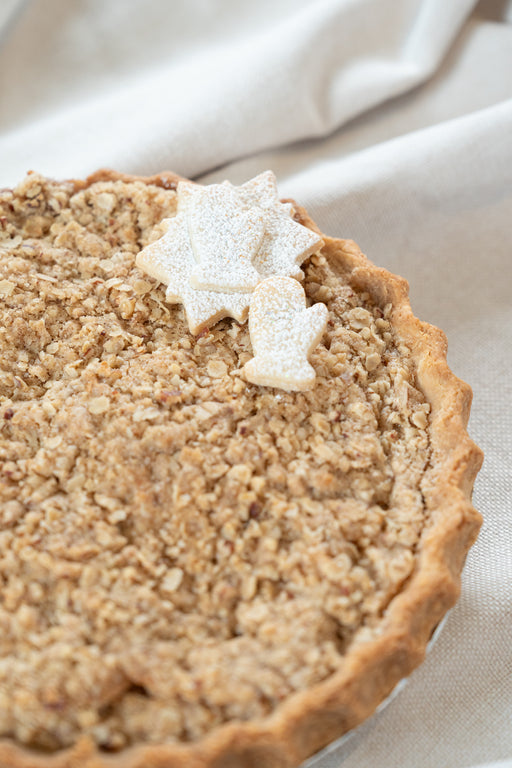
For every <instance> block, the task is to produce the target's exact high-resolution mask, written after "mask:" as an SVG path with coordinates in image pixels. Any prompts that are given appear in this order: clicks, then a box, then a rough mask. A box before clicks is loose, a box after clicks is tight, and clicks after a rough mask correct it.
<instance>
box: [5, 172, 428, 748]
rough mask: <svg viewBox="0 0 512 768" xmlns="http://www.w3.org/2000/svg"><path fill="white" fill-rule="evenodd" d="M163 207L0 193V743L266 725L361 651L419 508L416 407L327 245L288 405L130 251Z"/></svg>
mask: <svg viewBox="0 0 512 768" xmlns="http://www.w3.org/2000/svg"><path fill="white" fill-rule="evenodd" d="M175 209H176V193H175V192H174V191H173V190H170V189H163V188H160V187H158V186H153V185H150V184H145V183H143V182H133V183H128V182H124V181H102V182H96V183H94V184H92V185H91V186H89V187H86V188H84V189H81V190H80V191H76V187H75V186H74V185H73V184H71V183H56V182H53V181H49V180H46V179H43V178H42V177H40V176H38V175H36V174H31V175H29V176H28V177H27V179H26V180H25V181H24V182H23V183H22V184H21V185H20V186H19V187H18V188H17V189H16V190H14V191H10V190H3V191H1V192H0V312H1V318H0V348H1V373H0V394H1V405H0V426H1V429H2V437H1V441H0V465H1V476H0V499H1V507H0V509H1V511H0V735H2V736H9V737H13V738H15V739H17V740H18V741H19V742H22V743H25V744H29V745H33V746H39V747H44V748H46V749H56V748H58V747H61V746H64V745H69V744H71V743H73V742H74V741H75V740H76V738H77V737H78V736H79V735H80V734H83V733H87V734H90V735H91V736H92V737H93V739H94V740H95V741H96V743H97V744H98V745H99V746H101V747H105V748H108V749H119V748H121V747H124V746H126V745H129V744H132V743H135V742H139V741H146V742H162V741H166V740H167V741H169V740H172V739H177V740H194V739H197V738H198V737H200V736H201V735H202V734H204V733H206V732H208V731H209V730H210V729H211V728H213V727H214V726H215V725H217V724H219V723H222V722H225V721H227V720H230V719H242V720H245V719H249V718H255V717H260V716H264V715H266V714H268V713H270V712H272V711H273V710H274V709H275V707H276V706H277V705H278V704H279V703H280V702H281V701H282V700H283V699H285V698H286V697H288V696H290V695H291V694H292V693H293V692H295V691H300V690H303V689H306V688H309V687H310V686H312V685H314V684H315V683H317V682H319V681H321V680H323V679H325V678H326V677H328V676H329V675H330V674H331V673H332V672H333V671H335V670H337V669H338V668H339V667H340V666H341V665H342V664H343V657H344V653H345V651H346V649H347V647H348V646H349V645H350V644H353V643H356V642H359V641H361V640H362V639H364V638H366V637H370V636H372V635H373V634H374V633H376V632H378V630H379V622H380V620H381V618H382V616H383V613H384V611H385V609H386V606H387V605H388V604H389V601H390V599H391V598H392V597H393V595H395V594H396V593H397V592H398V591H399V590H400V588H401V585H403V583H404V581H405V580H406V579H407V578H408V577H409V576H410V574H411V572H412V570H413V568H414V558H415V550H416V547H417V544H418V541H419V537H420V534H421V531H422V528H423V526H424V522H425V517H426V515H427V512H426V510H425V506H424V503H423V500H422V493H421V479H422V475H423V472H424V469H425V467H426V465H427V464H428V461H429V441H428V432H427V428H428V413H429V406H428V404H427V403H426V402H425V398H424V396H423V395H422V393H421V392H420V391H419V390H418V388H417V386H416V384H415V371H414V369H413V366H412V363H411V358H410V355H409V350H408V349H407V348H406V347H404V346H403V344H401V342H400V341H399V340H398V339H397V338H396V335H395V333H394V330H393V327H392V326H391V324H390V322H389V319H388V317H389V309H390V308H389V307H379V306H377V305H376V304H375V303H374V302H373V301H372V299H371V298H370V296H369V295H368V294H365V293H360V292H359V293H358V292H357V291H356V290H355V289H354V288H353V287H351V285H350V282H349V280H348V279H347V275H346V274H345V272H344V269H343V264H342V263H341V262H340V263H337V262H336V263H335V262H334V261H333V260H332V259H329V247H328V246H326V247H325V248H324V251H323V252H321V253H320V254H319V255H316V256H312V257H311V258H310V259H309V260H308V261H307V262H306V264H305V265H304V271H305V275H306V277H305V282H304V287H305V290H306V294H307V296H308V299H309V304H311V303H314V302H318V301H321V302H323V303H325V304H326V305H327V307H328V309H329V321H328V326H327V330H326V332H325V334H324V336H323V339H322V342H321V343H320V345H319V346H318V347H317V348H316V349H315V350H314V352H313V353H312V355H311V363H312V365H313V367H314V368H315V371H316V374H317V378H316V382H315V386H314V388H313V389H312V390H311V391H309V392H302V393H297V392H295V393H286V392H282V391H279V390H274V389H270V388H265V387H259V386H255V385H252V384H249V383H247V382H246V381H245V380H244V378H243V377H242V374H241V371H242V368H243V366H244V365H245V363H246V362H247V361H248V360H249V359H250V358H251V356H252V352H251V348H250V341H249V336H248V329H247V326H246V325H244V326H240V325H238V324H237V323H236V322H235V321H233V320H224V321H222V322H220V323H218V324H217V325H216V326H214V327H213V328H211V329H210V330H207V331H204V332H203V333H201V334H200V335H199V336H198V337H194V336H192V335H191V334H190V333H189V332H188V330H187V327H186V324H185V321H184V316H183V310H182V308H181V307H180V306H170V305H168V304H167V303H166V302H165V292H164V289H163V287H162V286H157V285H156V283H155V281H153V280H152V279H150V278H147V277H145V276H144V275H143V274H142V273H141V272H140V271H139V270H138V269H137V268H136V267H135V256H136V254H137V253H138V252H139V251H140V250H141V249H142V248H143V247H144V246H146V245H148V244H149V243H150V242H152V241H154V240H155V239H156V238H157V237H159V236H160V234H161V229H160V227H159V223H160V221H161V220H162V219H163V218H165V217H169V216H173V215H174V213H175Z"/></svg>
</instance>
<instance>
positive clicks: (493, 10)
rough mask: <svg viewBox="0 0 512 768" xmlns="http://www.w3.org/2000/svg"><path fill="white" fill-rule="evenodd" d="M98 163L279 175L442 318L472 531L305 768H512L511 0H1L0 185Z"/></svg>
mask: <svg viewBox="0 0 512 768" xmlns="http://www.w3.org/2000/svg"><path fill="white" fill-rule="evenodd" d="M100 166H110V167H113V168H116V169H118V170H121V171H125V172H130V173H137V174H144V175H147V174H151V173H154V172H156V171H159V170H162V169H172V170H175V171H178V172H179V173H181V174H183V175H187V176H192V177H195V178H198V179H200V180H204V181H207V182H212V181H217V180H221V179H223V178H226V177H228V178H230V179H231V180H232V181H234V182H241V181H243V180H246V179H247V178H249V177H250V176H252V175H254V174H256V173H258V172H259V171H261V170H264V169H266V168H272V169H273V170H274V171H275V172H276V174H277V176H278V179H279V183H280V190H281V191H282V194H283V196H293V197H295V198H296V199H297V200H298V201H300V202H301V203H302V204H304V205H305V206H306V207H307V208H308V209H309V211H310V212H311V214H312V216H313V217H314V218H315V219H316V221H317V222H318V224H319V226H320V227H321V228H322V229H323V230H324V231H325V232H327V233H329V234H331V235H334V236H342V237H351V238H353V239H355V240H356V241H358V242H359V244H360V245H361V247H362V248H363V250H364V251H365V252H366V253H367V254H368V255H369V256H370V258H371V259H372V260H373V261H376V262H378V263H379V264H381V265H383V266H386V267H388V268H390V269H391V270H393V271H395V272H398V273H399V274H401V275H403V276H405V277H406V278H408V280H409V281H410V284H411V296H412V304H413V308H414V309H415V311H416V314H418V315H419V316H420V317H421V318H423V319H426V320H429V321H431V322H433V323H435V324H438V325H439V326H441V327H442V328H443V329H444V330H445V332H446V333H447V335H448V338H449V343H450V353H449V359H450V363H451V365H452V368H453V369H454V371H455V372H456V373H457V374H458V375H459V376H461V377H462V378H464V379H466V380H467V381H468V382H470V384H471V385H472V387H473V390H474V406H473V415H472V419H471V424H470V430H471V434H472V436H473V437H474V439H475V440H476V442H477V443H478V444H479V445H480V446H481V447H482V448H483V449H484V451H485V454H486V460H485V463H484V467H483V470H482V472H481V474H480V476H479V478H478V482H477V484H476V488H475V504H476V506H477V507H478V509H480V511H481V512H482V513H483V515H484V518H485V523H484V526H483V529H482V533H481V536H480V538H479V541H478V543H477V545H476V546H475V548H474V549H473V551H472V552H471V554H470V556H469V559H468V562H467V568H466V571H465V574H464V580H463V590H462V596H461V599H460V602H459V603H458V605H457V607H456V608H455V609H454V610H453V612H452V613H451V614H450V616H449V618H448V621H447V623H446V625H445V628H444V631H443V632H442V633H441V635H440V637H439V639H438V641H437V643H436V644H435V646H434V648H433V650H432V652H431V653H430V654H429V657H428V659H427V661H426V663H425V664H424V665H423V666H422V667H421V668H420V669H419V670H417V672H415V673H414V674H413V675H412V678H411V679H410V681H409V683H408V684H407V685H406V686H405V688H404V690H403V691H401V692H400V694H399V695H398V696H397V697H396V698H395V699H394V700H393V702H392V703H391V704H390V705H389V706H388V707H387V708H386V709H385V710H384V711H383V712H381V713H380V714H378V715H377V716H376V717H375V718H374V719H372V720H371V721H369V722H368V723H367V724H365V725H364V726H363V727H362V728H361V729H359V731H357V732H356V734H355V735H354V736H353V738H352V739H351V740H350V741H349V742H348V743H346V744H345V745H344V746H341V747H340V748H338V749H337V750H334V751H332V752H331V753H329V754H328V755H324V756H322V757H321V758H319V759H317V760H316V762H314V765H315V768H337V767H338V766H340V765H343V768H356V767H357V768H366V767H368V768H370V767H371V768H397V767H398V766H400V767H401V768H469V767H470V766H477V765H481V764H482V765H485V766H487V768H491V766H495V765H496V764H499V765H500V766H503V765H508V766H510V765H512V760H511V758H512V512H511V500H510V497H511V492H510V490H511V486H512V437H511V435H512V383H511V381H512V301H511V292H512V4H511V3H510V2H506V1H504V0H493V1H491V0H489V1H488V2H480V3H476V2H475V1H474V0H258V2H251V1H249V0H109V2H104V0H74V1H71V0H32V1H31V2H23V1H20V0H2V3H1V6H0V175H1V178H0V186H7V185H10V184H14V183H16V182H17V181H18V180H20V179H21V178H22V176H23V175H24V173H25V171H27V170H28V169H35V170H38V171H41V172H43V173H46V174H48V175H51V176H55V177H70V176H81V175H84V174H87V173H89V172H91V171H93V170H95V169H96V168H98V167H100ZM502 761H505V762H502ZM2 768H4V767H2Z"/></svg>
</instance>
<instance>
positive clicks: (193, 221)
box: [136, 171, 323, 334]
mask: <svg viewBox="0 0 512 768" xmlns="http://www.w3.org/2000/svg"><path fill="white" fill-rule="evenodd" d="M292 216H293V208H292V206H291V205H290V204H289V203H281V202H280V200H279V198H278V195H277V186H276V180H275V176H274V174H273V173H272V172H271V171H267V172H265V173H262V174H260V175H259V176H256V177H255V178H254V179H251V180H250V181H248V182H247V183H246V184H243V185H242V186H240V187H234V186H233V185H232V184H230V183H229V182H223V183H222V184H213V185H211V186H208V187H201V186H199V185H196V184H192V183H191V182H180V183H179V184H178V210H177V214H176V216H175V217H174V218H172V219H166V220H165V221H164V222H163V224H164V226H165V227H166V232H165V234H164V235H163V237H161V238H160V239H159V240H157V241H155V242H154V243H152V244H151V245H149V246H147V247H146V248H144V249H143V250H142V251H141V252H140V253H139V254H138V256H137V260H136V263H137V266H138V267H140V269H142V270H144V271H145V272H147V273H148V274H149V275H151V276H152V277H154V278H155V279H156V280H159V281H160V282H162V283H164V284H165V285H167V292H166V299H167V301H169V302H170V303H182V304H183V306H184V309H185V314H186V317H187V322H188V326H189V330H190V332H191V333H193V334H197V333H200V331H201V330H203V328H205V327H208V326H211V325H214V324H215V323H216V322H218V321H219V320H221V319H222V318H223V317H233V318H234V319H235V320H238V322H244V321H245V320H246V319H247V314H248V312H249V304H250V300H251V295H252V291H253V290H254V288H255V287H256V285H258V283H259V282H261V281H262V280H264V279H265V278H267V277H269V276H273V275H280V276H288V277H293V278H296V279H302V278H303V277H304V275H303V272H302V270H301V269H300V265H301V264H302V262H303V261H304V260H305V259H306V258H307V257H308V256H310V255H311V254H312V253H315V251H317V250H318V249H319V248H320V247H321V246H322V244H323V241H322V239H321V238H320V237H319V236H318V235H317V234H316V233H315V232H312V231H311V230H310V229H307V227H303V226H302V225H301V224H299V223H298V222H296V221H294V219H293V218H292Z"/></svg>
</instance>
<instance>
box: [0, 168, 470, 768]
mask: <svg viewBox="0 0 512 768" xmlns="http://www.w3.org/2000/svg"><path fill="white" fill-rule="evenodd" d="M134 178H135V177H126V176H123V175H122V174H115V173H113V172H112V171H99V172H98V173H97V174H94V175H93V176H91V177H89V179H87V180H86V181H85V182H73V183H74V185H75V189H76V190H78V189H84V188H86V187H87V186H88V185H91V184H93V183H95V182H97V181H105V180H133V179H134ZM138 180H139V181H140V180H141V179H138ZM178 180H179V177H177V176H176V175H174V174H170V173H164V174H159V175H158V176H156V177H151V178H150V179H144V181H146V182H147V183H152V184H157V185H159V186H162V187H165V188H167V189H169V188H170V189H172V188H175V185H176V183H177V181H178ZM173 185H174V186H173ZM296 210H297V218H298V219H299V220H300V221H301V223H303V224H305V225H306V226H310V227H311V228H314V229H316V227H315V225H314V224H313V222H312V221H311V219H310V218H309V217H308V215H307V214H306V213H305V211H303V210H302V209H300V208H298V207H296ZM325 243H326V245H325V248H324V253H325V255H326V256H327V258H328V259H329V260H332V261H337V262H340V263H342V265H343V270H344V273H345V275H346V277H347V279H348V280H349V281H350V283H351V284H352V285H353V286H354V288H356V289H357V290H360V291H361V290H363V291H366V292H367V293H369V294H370V296H371V297H372V298H373V299H374V301H376V303H377V304H378V305H379V306H381V307H384V306H385V305H388V304H391V305H392V309H391V322H392V324H393V327H394V330H395V332H396V333H397V334H398V336H399V338H400V339H401V340H403V342H404V343H405V344H406V345H407V346H408V347H409V348H410V350H411V354H412V358H413V361H414V364H415V367H416V374H417V382H418V383H419V385H420V388H421V389H422V391H423V393H424V395H425V396H426V399H427V401H428V402H429V403H430V405H431V417H430V441H431V449H432V458H431V461H430V465H429V466H428V468H427V469H426V471H425V474H424V479H423V483H422V488H421V490H422V494H423V498H424V504H425V506H426V508H427V510H428V511H429V514H430V522H429V526H428V531H426V534H425V535H424V536H423V537H422V539H421V543H420V548H419V554H418V558H417V564H416V566H415V569H414V571H413V573H412V575H411V576H410V578H409V580H408V581H407V583H406V585H405V586H404V588H403V589H402V590H401V592H400V594H398V595H397V596H396V597H395V598H394V599H393V600H392V601H391V603H390V605H389V607H388V609H387V611H386V613H385V617H384V619H383V623H382V625H381V627H382V631H381V632H380V633H379V635H378V636H377V637H375V638H373V639H371V640H369V641H367V642H365V643H360V644H356V645H355V646H354V647H353V648H352V649H351V650H350V651H349V652H348V654H347V655H346V657H345V661H344V664H343V666H342V668H341V669H340V671H339V672H337V673H335V674H333V675H331V676H330V677H328V678H327V679H326V680H325V681H323V682H321V683H319V684H317V685H316V686H314V687H313V688H312V689H310V690H307V691H303V692H298V693H295V694H293V695H292V696H291V697H290V698H289V699H287V700H286V701H285V702H284V703H283V704H282V705H281V706H280V707H279V708H278V709H277V710H276V711H275V712H274V713H273V714H271V715H270V716H269V717H267V718H265V719H262V720H258V721H252V722H248V723H237V722H235V723H230V724H227V725H222V726H220V727H219V728H217V729H216V730H214V731H213V732H212V733H211V734H210V735H208V736H207V737H205V738H204V739H202V740H201V741H199V742H196V743H187V744H166V745H157V746H154V745H151V746H147V745H140V746H135V747H132V748H129V749H126V750H124V751H123V752H121V753H118V754H104V753H100V752H99V751H98V750H97V748H96V747H95V745H94V744H93V743H92V742H91V741H89V740H88V739H85V738H84V739H82V740H80V741H79V742H78V743H77V744H76V745H75V746H74V747H72V748H71V749H65V750H63V751H60V752H57V753H53V754H51V755H49V754H42V753H41V754H38V753H36V752H34V751H31V750H28V749H25V748H22V747H20V746H18V745H16V744H14V743H12V742H9V741H5V740H4V741H2V742H0V765H1V766H4V765H5V766H9V768H78V767H79V766H80V768H109V767H110V768H117V767H118V766H119V768H121V766H122V768H164V766H165V768H175V767H176V768H177V767H178V766H179V767H180V768H221V767H222V768H227V766H232V767H233V768H235V766H236V767H238V768H245V767H246V766H247V768H248V767H249V766H258V768H264V767H265V768H292V767H293V766H297V765H298V764H299V763H300V762H301V761H302V760H304V759H305V758H307V757H308V756H310V755H311V754H313V753H314V752H315V751H317V750H318V749H320V748H322V747H323V746H325V745H326V744H328V743H329V742H331V741H332V740H333V739H335V738H337V737H339V736H341V735H342V734H343V733H345V732H347V731H348V730H350V729H352V728H354V727H355V726H357V725H358V724H359V723H361V722H362V721H363V720H364V719H365V718H367V717H368V716H369V715H371V714H372V712H373V711H374V710H375V708H376V707H377V706H378V704H379V703H380V702H381V701H382V700H383V699H384V698H385V697H386V696H387V695H388V694H389V693H390V692H391V690H392V689H393V688H394V686H395V685H396V684H397V683H398V681H399V680H400V679H402V678H403V677H405V676H406V675H408V674H409V673H410V672H411V671H412V670H413V669H414V668H415V667H416V666H417V665H418V664H419V663H421V661H422V659H423V657H424V654H425V649H426V645H427V643H428V640H429V638H430V637H431V635H432V632H433V630H434V629H435V627H436V625H437V624H438V623H439V621H440V620H441V619H442V617H443V616H444V614H445V613H446V611H447V610H448V609H449V608H450V607H451V606H452V605H453V604H454V603H455V601H456V599H457V597H458V594H459V588H460V573H461V569H462V566H463V563H464V559H465V557H466V554H467V551H468V549H469V547H470V546H471V545H472V544H473V542H474V540H475V538H476V535H477V533H478V529H479V527H480V524H481V518H480V515H479V514H478V513H477V512H476V511H475V509H474V508H473V506H472V504H471V501H470V497H471V491H472V486H473V482H474V479H475V476H476V474H477V472H478V470H479V468H480V465H481V461H482V454H481V452H480V450H479V449H478V448H477V447H476V446H475V445H474V444H473V442H472V441H471V440H470V438H469V437H468V435H467V432H466V424H467V419H468V415H469V408H470V403H471V390H470V388H469V387H468V386H467V385H466V384H464V383H463V382H461V381H460V380H459V379H457V378H456V377H455V376H454V375H453V373H452V372H451V371H450V370H449V368H448V365H447V362H446V339H445V337H444V334H443V333H442V332H441V331H439V330H438V329H436V328H434V327H432V326H429V325H427V324H426V323H423V322H421V321H419V320H418V319H417V318H415V317H414V315H413V314H412V311H411V308H410V304H409V300H408V286H407V283H406V281H405V280H403V279H401V278H398V277H395V276H393V275H391V274H390V273H388V272H387V271H386V270H383V269H380V268H378V267H375V266H374V265H372V264H371V263H370V262H369V261H368V260H367V259H366V258H365V256H364V255H363V254H362V253H361V251H360V250H359V248H358V247H357V245H355V243H353V242H351V241H346V240H335V239H332V238H328V237H325Z"/></svg>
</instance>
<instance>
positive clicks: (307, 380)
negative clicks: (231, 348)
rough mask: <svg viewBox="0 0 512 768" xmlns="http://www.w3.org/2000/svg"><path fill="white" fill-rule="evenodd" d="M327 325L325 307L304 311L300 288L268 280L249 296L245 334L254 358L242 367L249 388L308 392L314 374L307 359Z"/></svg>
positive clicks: (284, 281) (292, 282)
mask: <svg viewBox="0 0 512 768" xmlns="http://www.w3.org/2000/svg"><path fill="white" fill-rule="evenodd" d="M326 324H327V307H326V306H325V304H315V305H314V306H312V307H310V308H308V309H306V296H305V293H304V289H303V288H302V286H301V285H300V284H299V283H298V282H297V281H296V280H293V278H290V277H270V278H268V279H267V280H264V281H263V282H261V283H260V284H259V285H258V287H257V288H256V290H255V291H254V293H253V296H252V300H251V306H250V314H249V333H250V337H251V344H252V348H253V350H254V353H255V357H254V358H253V359H252V360H249V362H248V363H246V365H245V366H244V375H245V377H246V379H247V380H248V381H251V382H252V383H253V384H260V385H263V386H270V387H279V388H280V389H285V390H288V391H293V390H304V389H309V388H310V387H311V385H312V384H313V382H314V380H315V370H314V368H313V367H312V366H311V365H310V363H309V362H308V356H309V354H310V353H311V352H312V350H313V349H314V348H315V346H316V345H317V344H318V342H319V341H320V339H321V337H322V334H323V332H324V330H325V326H326Z"/></svg>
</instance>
